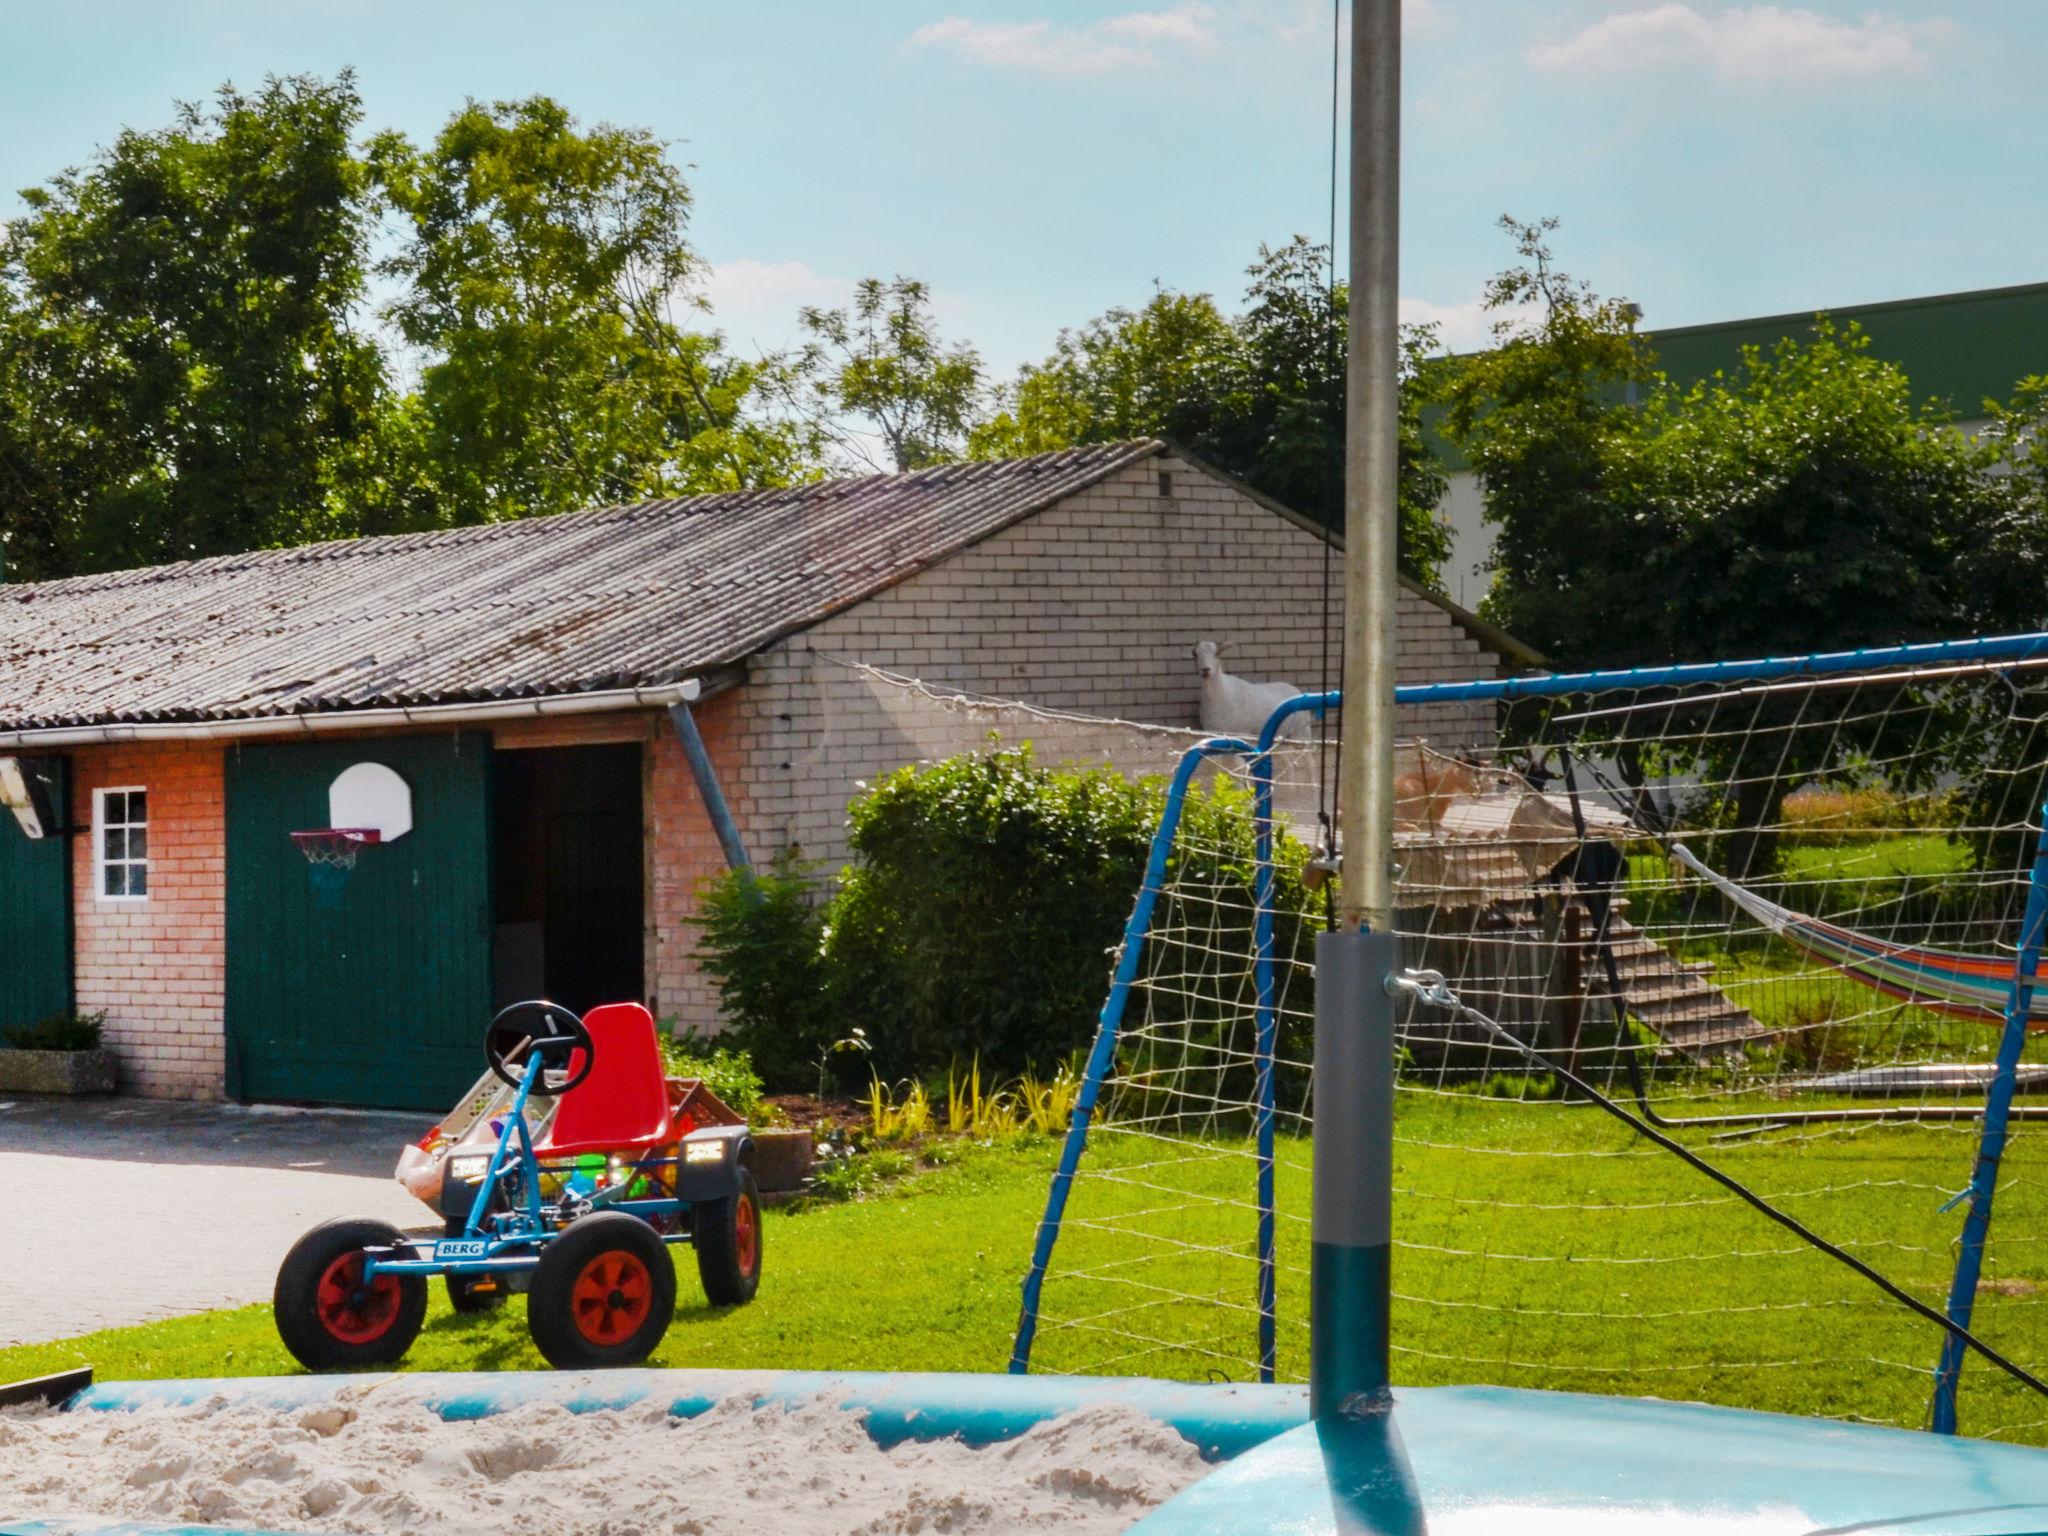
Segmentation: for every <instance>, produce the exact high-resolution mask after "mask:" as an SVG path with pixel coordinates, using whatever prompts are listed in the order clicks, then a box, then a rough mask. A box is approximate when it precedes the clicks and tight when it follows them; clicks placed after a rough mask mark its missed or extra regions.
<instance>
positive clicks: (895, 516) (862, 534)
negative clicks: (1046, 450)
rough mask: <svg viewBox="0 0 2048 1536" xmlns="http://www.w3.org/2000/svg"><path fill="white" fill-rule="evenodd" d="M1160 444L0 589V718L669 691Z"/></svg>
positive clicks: (128, 716)
mask: <svg viewBox="0 0 2048 1536" xmlns="http://www.w3.org/2000/svg"><path fill="white" fill-rule="evenodd" d="M1162 447H1163V445H1162V444H1160V443H1157V442H1153V441H1150V440H1140V441H1137V442H1129V443H1114V444H1108V445H1104V446H1100V447H1090V448H1077V449H1072V450H1069V451H1067V452H1064V453H1050V454H1041V455H1039V456H1037V457H1035V458H1028V459H1008V460H999V461H993V462H987V463H972V464H948V465H943V466H941V467H939V468H936V469H928V470H919V471H916V472H913V473H911V474H903V475H876V476H870V477H867V478H863V479H858V480H840V481H827V482H824V483H822V484H818V485H808V486H799V487H796V488H793V489H789V490H776V491H746V492H737V493H733V494H729V495H719V496H695V497H688V498H684V499H680V500H667V501H646V502H639V503H635V504H633V505H630V506H620V507H606V508H603V509H600V510H597V511H592V512H574V513H568V514H565V515H562V516H558V517H545V518H532V519H528V520H526V521H524V522H515V523H494V524H489V525H487V526H484V527H478V528H459V529H452V530H448V531H445V532H439V533H419V534H400V535H396V536H392V537H387V538H375V539H351V540H346V541H343V542H339V543H332V544H312V545H306V546H303V547H300V548H297V549H272V550H260V551H257V552H254V553H251V554H244V555H224V556H219V557H216V558H214V559H209V560H193V561H186V562H183V563H181V564H177V565H163V566H153V567H150V568H147V569H144V570H135V571H118V572H114V573H111V574H108V575H102V576H80V577H74V578H72V579H70V580H67V581H52V582H42V583H37V584H33V585H24V586H0V727H4V728H7V729H13V730H35V729H41V728H45V727H60V726H78V725H104V724H127V723H133V722H140V721H197V720H232V719H252V718H263V717H269V716H283V715H296V714H305V713H314V712H322V711H329V710H347V709H364V708H380V707H389V706H410V705H430V704H450V703H467V702H477V701H488V700H493V699H513V698H528V697H536V696H540V695H547V694H563V693H580V692H585V691H591V690H596V689H606V688H628V687H640V686H658V685H660V684H664V683H674V682H680V681H682V680H683V679H685V678H688V677H692V676H695V675H698V674H700V673H703V672H705V671H708V670H710V669H712V668H715V667H719V666H722V665H725V664H729V663H732V662H736V661H738V660H740V659H741V658H743V657H745V656H747V655H750V654H751V653H753V652H755V651H758V650H760V649H761V648H762V647H764V646H766V645H768V644H769V643H771V642H772V641H774V640H776V639H778V638H780V637H781V636H783V635H787V634H790V633H792V632H794V631H796V630H800V629H803V628H805V627H807V626H809V625H812V624H815V623H817V622H818V621H819V620H821V619H824V618H826V617H828V616H829V615H831V614H833V613H836V612H838V611H839V610H841V609H843V608H845V607H848V606H849V605H851V604H853V603H857V602H859V601H861V600H862V599H863V598H866V597H870V596H872V595H873V594H875V593H877V592H879V591H881V590H883V589H884V588H886V587H889V586H892V585H894V584H895V583H897V582H899V581H902V580H904V579H905V578H906V577H909V576H912V575H915V574H916V573H917V572H918V571H921V570H923V569H924V568H925V567H927V566H929V565H931V564H933V563H934V562H936V561H939V560H943V559H944V558H946V557H947V556H948V555H951V554H954V553H956V552H957V551H959V550H961V549H963V548H965V547H966V546H968V545H970V544H972V543H975V542H976V541H978V540H980V539H983V538H986V537H987V536H988V535H990V534H992V533H995V532H997V531H999V530H1001V529H1003V528H1005V527H1008V526H1009V525H1010V524H1012V523H1014V522H1017V521H1018V520H1019V519H1021V518H1024V517H1028V516H1030V515H1031V514H1032V513H1034V512H1037V511H1040V510H1043V509H1044V508H1045V507H1047V506H1050V505H1051V504H1052V503H1053V502H1055V501H1058V500H1060V499H1062V498H1063V497H1067V496H1071V495H1073V494H1074V493H1075V492H1076V491H1080V490H1083V489H1085V488H1086V487H1088V486H1090V485H1092V484H1094V483H1095V482H1096V481H1098V480H1101V479H1103V478H1104V477H1105V476H1107V475H1110V474H1113V473H1115V472H1116V471H1117V470H1119V469H1122V468H1123V467H1125V466H1126V465H1128V464H1131V463H1134V462H1136V461H1138V460H1141V459H1144V458H1148V457H1150V456H1151V455H1153V454H1156V453H1158V452H1160V451H1161V449H1162Z"/></svg>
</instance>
